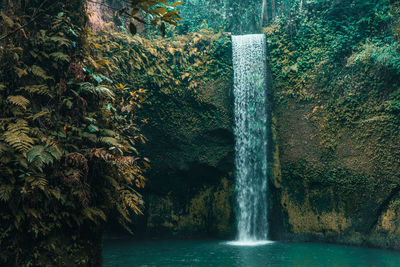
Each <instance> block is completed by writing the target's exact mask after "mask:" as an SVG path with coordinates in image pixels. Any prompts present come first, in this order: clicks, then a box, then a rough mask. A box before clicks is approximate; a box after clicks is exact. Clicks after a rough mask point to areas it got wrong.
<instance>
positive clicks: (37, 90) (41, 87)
mask: <svg viewBox="0 0 400 267" xmlns="http://www.w3.org/2000/svg"><path fill="white" fill-rule="evenodd" d="M18 91H25V92H28V93H31V94H36V95H41V96H48V97H50V98H53V97H54V95H53V92H52V91H50V90H49V87H48V86H47V85H45V84H37V85H29V86H24V87H20V88H19V89H18Z"/></svg>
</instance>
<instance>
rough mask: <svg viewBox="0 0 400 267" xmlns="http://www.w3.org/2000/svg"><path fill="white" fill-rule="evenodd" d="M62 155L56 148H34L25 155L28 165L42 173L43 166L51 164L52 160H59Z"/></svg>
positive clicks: (40, 146)
mask: <svg viewBox="0 0 400 267" xmlns="http://www.w3.org/2000/svg"><path fill="white" fill-rule="evenodd" d="M61 156H62V154H61V152H60V150H59V149H58V147H56V146H50V147H46V146H42V145H38V146H34V147H32V148H31V149H30V150H29V151H28V153H27V154H26V158H27V160H28V162H29V163H31V164H32V165H33V166H35V167H36V168H38V169H39V170H40V171H42V169H43V166H44V165H47V164H51V163H53V161H54V160H59V159H60V158H61Z"/></svg>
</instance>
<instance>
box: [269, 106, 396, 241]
mask: <svg viewBox="0 0 400 267" xmlns="http://www.w3.org/2000/svg"><path fill="white" fill-rule="evenodd" d="M312 109H313V106H312V104H310V103H309V104H304V103H303V104H301V103H298V102H294V101H293V102H290V101H288V102H287V103H285V104H279V103H278V104H277V106H276V109H275V119H274V123H273V132H275V136H274V137H275V157H274V163H273V169H274V171H273V174H274V175H273V181H272V184H273V185H274V186H273V190H272V191H273V199H274V208H273V216H272V217H271V221H272V223H271V227H272V233H271V235H272V236H273V237H274V238H277V239H291V240H322V241H330V242H339V243H348V244H356V245H370V246H378V247H387V248H397V249H398V248H400V246H399V245H400V229H399V227H398V225H399V220H400V218H399V216H398V214H400V213H399V212H400V205H399V203H400V202H399V192H400V181H399V180H398V173H399V171H400V168H399V167H400V164H399V159H397V160H396V157H392V156H391V153H392V152H393V149H396V148H398V146H399V142H398V140H397V139H396V138H393V136H392V134H393V133H394V132H396V127H398V126H395V125H392V124H391V123H390V122H386V123H382V122H377V121H367V122H365V123H359V124H354V125H353V126H349V127H339V128H337V129H339V130H338V131H336V132H335V135H332V136H330V139H329V140H330V142H332V144H333V145H332V146H330V149H329V150H326V149H325V148H326V144H325V143H324V142H326V140H327V138H326V132H327V131H326V130H323V129H321V124H323V122H322V121H321V118H313V119H310V116H309V114H310V113H311V112H312ZM329 127H332V128H333V126H332V125H330V126H329ZM388 129H394V130H390V131H389V133H388ZM278 149H279V152H278V153H279V156H277V151H278Z"/></svg>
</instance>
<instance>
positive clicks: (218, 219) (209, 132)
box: [144, 77, 234, 236]
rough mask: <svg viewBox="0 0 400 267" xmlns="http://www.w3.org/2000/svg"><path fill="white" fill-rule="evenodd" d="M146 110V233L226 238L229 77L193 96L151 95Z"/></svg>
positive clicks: (230, 143)
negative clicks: (150, 161)
mask: <svg viewBox="0 0 400 267" xmlns="http://www.w3.org/2000/svg"><path fill="white" fill-rule="evenodd" d="M149 103H150V104H148V106H146V107H145V109H144V110H146V114H147V116H146V117H148V118H149V124H148V125H147V126H146V128H145V129H144V131H145V135H146V136H147V137H148V139H149V142H148V145H147V146H145V148H144V149H145V154H146V155H148V157H149V158H151V160H152V163H151V165H152V169H151V171H150V172H149V184H148V187H147V193H146V195H147V201H146V203H147V212H146V213H147V215H146V216H147V222H146V226H147V227H146V229H147V232H148V233H150V234H151V235H157V236H160V235H164V234H165V235H178V236H182V235H183V236H192V235H203V234H209V235H212V236H215V235H216V236H226V235H229V234H230V233H231V225H232V207H231V195H232V187H233V180H232V172H233V160H234V139H233V132H232V125H233V122H232V109H233V108H232V103H233V102H232V93H231V77H221V78H217V79H215V80H209V81H204V83H203V81H202V85H201V86H200V87H199V88H198V90H197V92H196V93H195V94H193V95H187V96H176V95H173V94H165V93H164V92H161V91H160V92H156V93H154V94H153V95H152V96H151V98H150V101H149Z"/></svg>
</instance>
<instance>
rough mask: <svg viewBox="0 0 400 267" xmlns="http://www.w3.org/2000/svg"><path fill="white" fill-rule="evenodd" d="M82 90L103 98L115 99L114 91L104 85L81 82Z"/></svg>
mask: <svg viewBox="0 0 400 267" xmlns="http://www.w3.org/2000/svg"><path fill="white" fill-rule="evenodd" d="M80 86H81V92H88V93H91V94H94V95H97V96H99V97H101V98H111V99H114V96H115V95H114V92H113V91H112V90H110V89H108V88H106V87H104V86H97V87H95V86H94V85H93V84H91V83H88V82H85V83H81V84H80Z"/></svg>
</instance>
